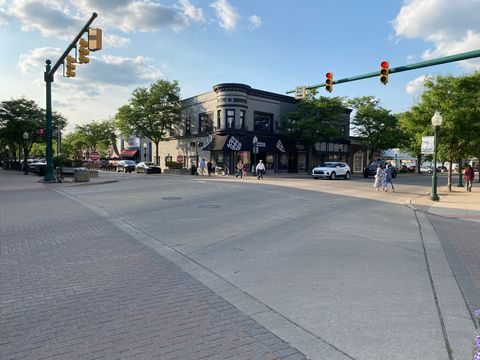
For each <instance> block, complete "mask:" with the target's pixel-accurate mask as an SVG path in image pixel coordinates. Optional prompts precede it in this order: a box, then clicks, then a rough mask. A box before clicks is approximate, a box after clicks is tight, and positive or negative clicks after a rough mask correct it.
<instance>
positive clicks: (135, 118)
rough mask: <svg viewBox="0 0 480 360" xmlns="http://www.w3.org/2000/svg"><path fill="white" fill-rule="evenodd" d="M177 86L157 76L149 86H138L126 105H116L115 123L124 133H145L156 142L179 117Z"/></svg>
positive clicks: (143, 134) (161, 138) (160, 139)
mask: <svg viewBox="0 0 480 360" xmlns="http://www.w3.org/2000/svg"><path fill="white" fill-rule="evenodd" d="M181 113H182V107H181V104H180V87H179V85H178V82H177V81H173V82H169V81H167V80H158V81H157V82H155V83H153V84H152V85H151V86H150V88H149V89H146V88H138V89H135V90H134V91H133V93H132V97H131V99H130V101H129V103H128V104H127V105H124V106H122V107H121V108H119V109H118V111H117V114H116V116H115V124H116V126H117V128H118V129H120V131H121V133H122V135H123V136H124V137H128V136H130V135H132V134H136V135H138V136H142V137H147V138H149V139H150V140H152V141H153V142H154V143H155V145H156V146H155V148H156V157H155V162H156V163H157V164H158V159H159V156H158V144H159V143H160V141H162V140H163V139H164V137H165V135H166V131H167V130H168V129H170V128H171V127H172V125H175V124H179V123H180V121H181Z"/></svg>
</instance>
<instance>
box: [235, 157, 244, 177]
mask: <svg viewBox="0 0 480 360" xmlns="http://www.w3.org/2000/svg"><path fill="white" fill-rule="evenodd" d="M239 176H240V178H241V179H243V162H242V160H238V163H237V175H235V177H236V178H238V177H239Z"/></svg>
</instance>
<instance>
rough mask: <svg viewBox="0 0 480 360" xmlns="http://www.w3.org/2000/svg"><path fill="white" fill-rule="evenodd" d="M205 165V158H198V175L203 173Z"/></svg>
mask: <svg viewBox="0 0 480 360" xmlns="http://www.w3.org/2000/svg"><path fill="white" fill-rule="evenodd" d="M206 167H207V165H206V163H205V159H202V160H200V175H203V174H204V172H205V168H206Z"/></svg>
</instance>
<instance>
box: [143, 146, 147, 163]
mask: <svg viewBox="0 0 480 360" xmlns="http://www.w3.org/2000/svg"><path fill="white" fill-rule="evenodd" d="M143 161H145V162H146V161H147V143H143Z"/></svg>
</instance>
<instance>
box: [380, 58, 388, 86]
mask: <svg viewBox="0 0 480 360" xmlns="http://www.w3.org/2000/svg"><path fill="white" fill-rule="evenodd" d="M380 67H381V69H380V82H381V83H382V84H383V85H387V83H388V61H382V63H381V64H380Z"/></svg>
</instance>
